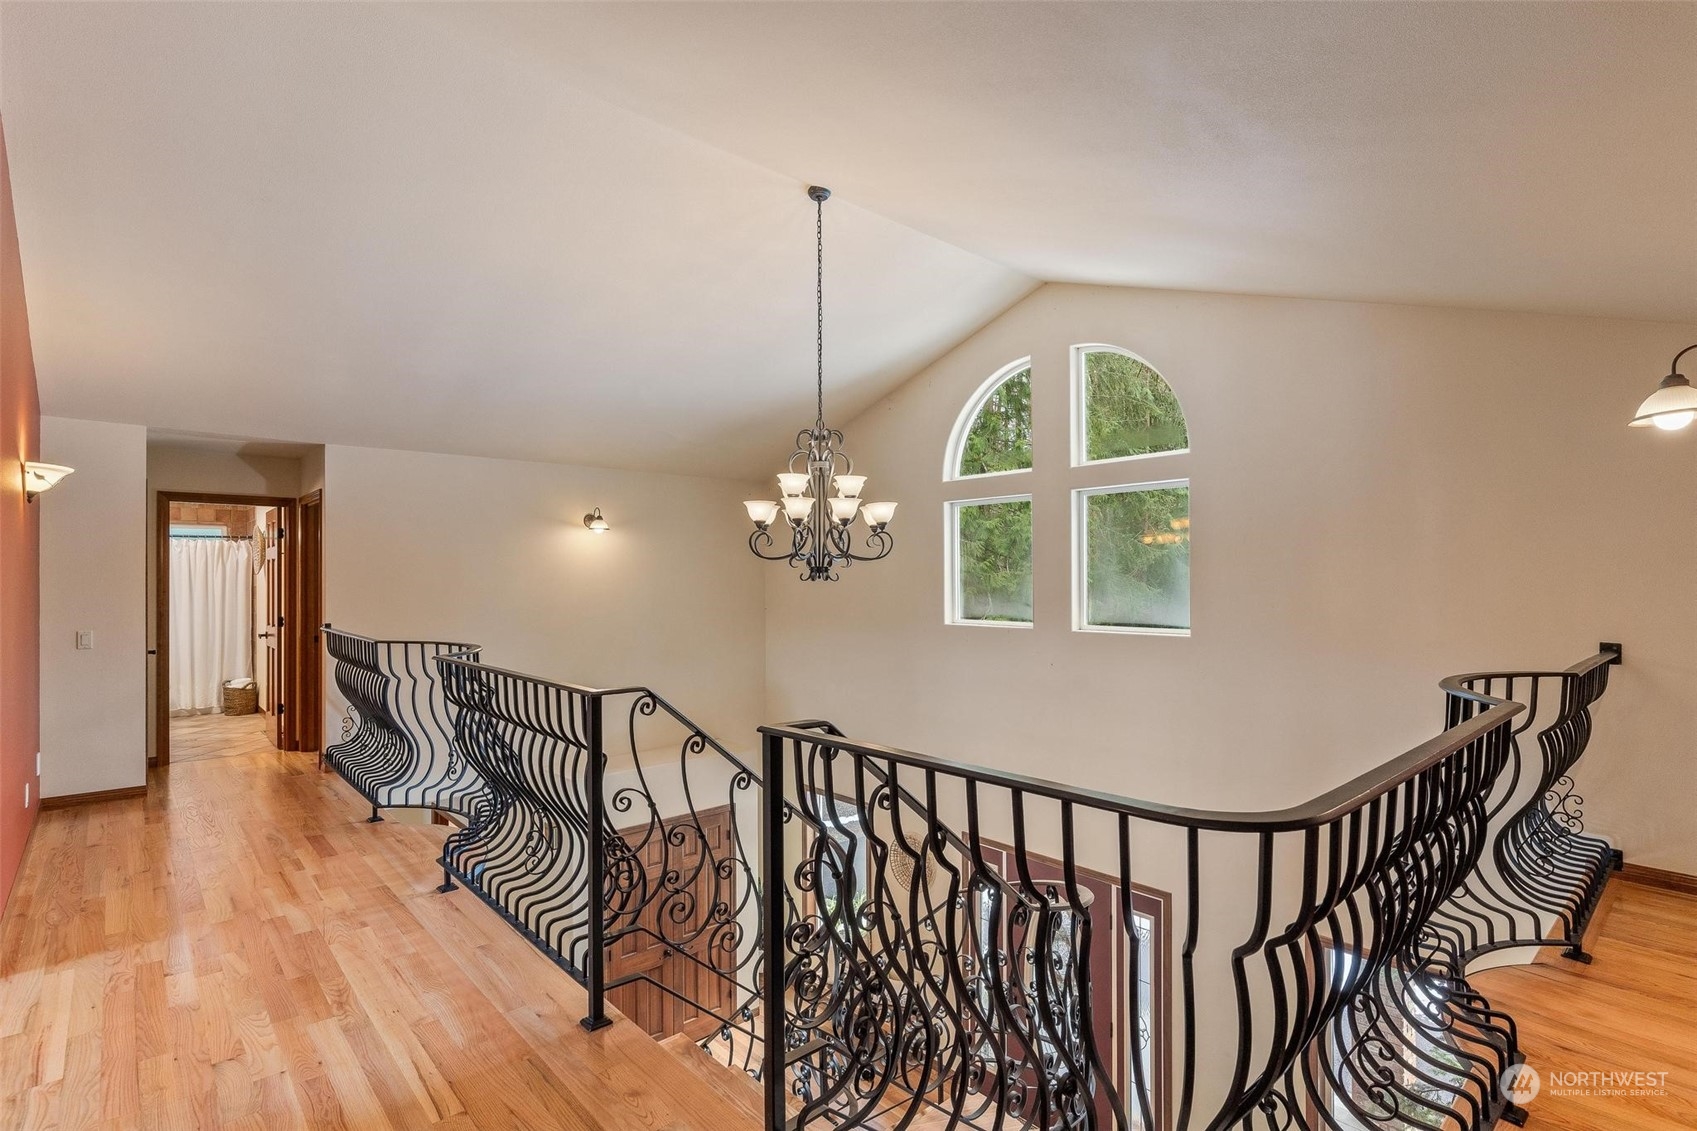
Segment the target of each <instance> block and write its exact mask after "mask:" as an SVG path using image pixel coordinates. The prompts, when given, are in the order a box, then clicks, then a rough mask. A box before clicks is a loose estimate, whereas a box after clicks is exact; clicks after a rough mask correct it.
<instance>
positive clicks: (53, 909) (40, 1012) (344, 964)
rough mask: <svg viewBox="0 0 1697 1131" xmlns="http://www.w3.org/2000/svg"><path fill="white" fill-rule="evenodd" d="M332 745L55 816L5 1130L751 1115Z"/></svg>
mask: <svg viewBox="0 0 1697 1131" xmlns="http://www.w3.org/2000/svg"><path fill="white" fill-rule="evenodd" d="M314 762H315V756H314V755H312V754H299V753H293V754H285V753H280V752H278V751H275V750H270V749H266V750H264V751H262V752H249V753H239V754H234V755H231V756H228V757H214V758H204V759H201V760H198V761H189V762H184V763H180V764H174V765H172V766H171V767H170V769H169V770H168V771H166V772H164V773H163V774H159V775H157V776H156V777H155V778H154V781H153V783H152V789H151V791H150V793H149V794H148V796H147V797H146V798H138V799H134V800H127V801H115V802H105V803H100V804H92V805H83V806H78V807H75V808H69V809H64V810H59V811H55V812H49V813H44V814H42V816H41V819H40V821H39V823H38V825H37V827H36V830H35V834H34V838H33V841H32V843H31V845H30V848H29V851H28V854H27V856H26V858H25V862H24V867H23V871H22V872H21V873H20V876H19V880H18V885H17V888H16V892H15V894H14V896H13V899H12V904H11V907H10V909H9V911H8V913H7V915H6V919H5V922H4V925H3V928H0V1127H3V1128H6V1129H8V1131H13V1129H45V1128H95V1129H99V1131H132V1129H137V1128H142V1129H149V1131H151V1129H159V1131H188V1129H192V1128H243V1129H254V1131H278V1129H286V1128H340V1129H345V1131H383V1129H392V1131H413V1129H417V1128H426V1127H437V1128H443V1129H446V1131H471V1129H497V1128H498V1129H519V1128H523V1129H525V1131H551V1129H560V1131H602V1129H605V1131H642V1129H647V1131H656V1129H678V1131H686V1129H687V1131H720V1129H735V1128H751V1127H752V1125H751V1124H750V1123H749V1121H748V1119H747V1117H746V1115H745V1114H744V1113H743V1112H741V1111H739V1110H738V1109H737V1107H735V1106H733V1105H732V1104H730V1103H729V1102H727V1100H726V1099H725V1098H724V1097H723V1096H721V1095H720V1094H718V1093H717V1092H716V1091H715V1090H714V1089H713V1088H712V1087H710V1086H709V1085H708V1084H707V1083H705V1082H703V1081H702V1080H700V1079H698V1078H697V1077H696V1076H695V1075H693V1074H691V1073H688V1072H683V1071H679V1067H678V1063H677V1061H676V1060H674V1059H673V1058H672V1057H671V1056H670V1054H668V1053H667V1052H666V1051H664V1050H663V1049H661V1048H660V1047H659V1046H658V1045H657V1044H655V1043H654V1042H653V1041H651V1040H650V1039H649V1038H648V1036H647V1035H646V1034H644V1033H643V1032H642V1031H641V1030H640V1029H638V1028H637V1027H636V1026H635V1025H633V1024H631V1023H629V1022H628V1021H623V1020H620V1021H619V1022H617V1023H615V1024H614V1025H613V1026H611V1027H610V1028H607V1029H604V1030H601V1031H600V1032H597V1033H587V1032H585V1031H584V1030H583V1029H582V1028H581V1027H580V1026H579V1024H578V1018H579V1017H581V1016H582V1015H583V1011H584V1001H583V994H582V991H581V990H580V989H579V987H578V986H577V984H576V983H575V982H573V981H571V979H570V978H568V977H567V976H566V975H565V974H563V973H561V972H560V971H559V970H558V969H556V968H555V967H554V966H553V965H552V964H550V963H549V962H548V961H547V960H546V959H545V958H543V957H542V956H541V955H540V954H538V953H537V952H536V951H534V950H533V949H532V948H531V947H530V946H529V944H527V943H525V942H524V941H523V940H522V939H520V938H519V937H518V936H517V935H516V934H514V933H513V931H512V930H511V929H510V928H508V927H507V925H506V924H505V923H504V922H502V921H501V920H500V919H499V918H498V917H497V916H496V915H495V914H494V913H493V912H491V911H490V910H488V909H487V908H486V907H484V906H483V904H482V903H480V902H479V901H478V900H477V899H476V897H475V896H473V895H471V894H470V893H468V892H464V891H460V892H454V893H452V894H449V895H439V894H437V893H436V892H435V891H434V890H433V887H434V885H435V884H436V883H437V882H439V879H440V874H439V873H438V872H437V871H436V870H435V868H434V867H433V866H432V860H433V858H434V857H435V855H436V853H437V851H438V849H439V847H440V843H441V838H442V836H443V835H444V833H445V831H446V830H444V829H442V828H441V827H440V826H430V825H402V824H399V823H385V824H380V825H375V826H373V825H367V824H365V823H364V822H363V820H362V818H363V817H364V816H365V813H366V810H365V807H364V805H363V803H362V802H361V801H360V800H359V799H358V798H357V796H356V795H355V794H354V793H353V792H352V791H351V790H350V789H348V788H347V787H346V786H345V785H343V784H342V783H341V782H340V781H339V780H337V779H335V778H334V777H332V776H329V775H320V774H318V773H317V772H316V771H315V769H314Z"/></svg>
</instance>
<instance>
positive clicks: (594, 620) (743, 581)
mask: <svg viewBox="0 0 1697 1131" xmlns="http://www.w3.org/2000/svg"><path fill="white" fill-rule="evenodd" d="M325 483H326V487H325V496H326V500H327V505H326V508H325V531H324V553H325V566H324V577H325V619H326V620H328V621H330V622H331V623H333V624H335V625H336V626H337V627H338V628H343V629H346V630H348V631H351V632H358V633H362V634H364V635H367V636H376V637H390V638H407V639H438V640H456V641H460V640H463V641H470V642H474V643H478V644H482V645H483V646H484V648H485V652H484V657H485V659H486V661H487V662H489V663H493V664H496V665H499V666H501V667H507V668H515V669H517V670H519V671H524V672H529V673H532V674H535V675H540V676H543V677H546V678H552V679H556V680H561V681H565V682H573V683H580V684H587V685H591V686H604V687H607V686H620V685H625V684H646V685H648V686H650V687H652V688H653V689H654V690H655V691H657V692H658V693H659V694H661V695H663V696H665V697H666V698H667V699H669V700H670V701H671V702H672V703H674V704H675V705H676V706H677V707H678V709H679V710H681V711H683V712H684V713H685V714H687V715H689V716H691V717H692V718H694V719H695V721H696V722H697V723H698V724H700V725H702V726H704V727H705V728H707V729H708V730H709V731H710V732H711V733H713V734H714V735H715V736H717V737H718V738H720V739H721V740H722V741H724V742H725V743H726V744H727V745H729V746H731V747H732V748H735V749H748V748H750V747H751V746H752V745H753V740H754V734H753V731H754V727H755V726H756V724H757V721H758V717H759V708H760V702H761V690H762V676H763V663H764V661H763V653H762V649H763V646H764V636H763V608H762V600H763V595H764V590H763V586H762V572H761V570H760V568H759V563H758V562H756V561H755V560H754V559H753V558H751V557H750V556H749V554H748V551H747V550H746V548H744V546H743V544H742V541H741V539H740V538H738V537H737V536H736V535H735V530H736V524H737V520H738V516H739V515H741V513H742V507H741V503H740V501H741V499H742V498H743V497H744V490H745V489H744V488H743V487H741V486H739V485H738V484H736V483H732V482H727V481H722V480H712V479H698V478H690V477H683V476H671V475H656V474H643V473H637V472H625V471H604V470H597V469H592V468H582V467H568V466H561V465H555V464H540V463H519V462H514V461H508V460H492V459H475V458H467V457H461V456H445V455H427V454H421V453H417V452H399V451H386V450H377V449H370V448H351V447H330V448H327V449H326V453H325ZM596 506H599V507H601V508H602V511H603V513H604V514H605V515H606V517H607V520H608V521H609V522H610V523H611V524H612V531H611V532H610V533H607V534H604V535H596V534H591V533H590V532H589V531H588V530H586V529H585V528H584V525H583V516H584V514H585V513H586V512H588V511H589V510H590V509H591V508H593V507H596ZM327 701H328V703H327V711H328V714H329V717H328V718H327V720H326V724H325V734H326V735H335V734H338V733H340V716H339V713H338V712H337V705H336V703H335V697H334V696H333V695H332V696H328V697H327Z"/></svg>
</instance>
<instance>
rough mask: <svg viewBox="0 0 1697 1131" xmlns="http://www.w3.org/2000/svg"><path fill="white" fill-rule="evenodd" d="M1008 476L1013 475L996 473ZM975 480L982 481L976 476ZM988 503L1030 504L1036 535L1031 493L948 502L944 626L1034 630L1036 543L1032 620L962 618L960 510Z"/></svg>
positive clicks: (1034, 544) (1033, 550) (945, 508)
mask: <svg viewBox="0 0 1697 1131" xmlns="http://www.w3.org/2000/svg"><path fill="white" fill-rule="evenodd" d="M994 474H997V475H1007V474H1011V473H1010V472H995V473H994ZM974 478H979V477H977V476H975V477H974ZM989 503H1028V504H1030V505H1031V517H1032V530H1033V533H1034V534H1035V531H1036V521H1037V504H1036V502H1035V500H1033V498H1032V497H1031V495H1030V494H1024V495H992V496H990V497H987V498H982V499H949V500H948V501H947V502H945V503H944V504H943V623H944V624H950V625H960V626H961V627H963V628H1023V629H1030V628H1035V627H1036V625H1037V607H1036V606H1037V542H1036V539H1035V538H1033V539H1032V544H1031V597H1032V601H1031V603H1032V609H1031V619H1030V620H1028V621H1017V620H969V619H967V618H965V617H962V616H961V615H960V609H961V604H962V601H961V591H960V511H961V508H962V507H981V506H985V505H986V504H989Z"/></svg>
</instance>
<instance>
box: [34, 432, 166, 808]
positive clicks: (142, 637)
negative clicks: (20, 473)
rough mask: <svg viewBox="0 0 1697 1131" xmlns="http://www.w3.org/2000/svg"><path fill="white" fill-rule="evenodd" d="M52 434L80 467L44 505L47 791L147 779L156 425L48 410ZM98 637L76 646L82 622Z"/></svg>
mask: <svg viewBox="0 0 1697 1131" xmlns="http://www.w3.org/2000/svg"><path fill="white" fill-rule="evenodd" d="M41 433H42V444H43V449H44V450H45V451H49V452H51V453H53V459H54V461H55V462H57V463H65V464H69V465H70V466H72V467H74V468H76V469H77V470H76V474H75V475H73V476H71V477H70V478H69V479H67V480H65V482H64V483H63V484H61V485H60V486H59V487H58V488H56V489H55V490H54V491H53V492H52V493H51V494H49V495H47V496H44V497H43V498H42V499H40V500H38V502H37V503H36V505H37V506H40V507H41V792H42V794H43V795H44V796H47V797H60V796H64V795H66V794H75V793H91V792H95V791H98V790H107V789H122V788H125V787H128V786H137V785H141V784H142V783H143V782H144V781H146V778H147V761H146V759H147V753H146V745H145V742H146V739H145V733H146V728H145V726H144V725H143V721H144V719H145V717H146V713H145V703H146V700H145V683H144V676H145V672H146V670H147V664H146V662H145V656H144V654H143V653H144V652H145V650H146V648H147V646H148V645H147V632H146V627H145V625H144V602H143V598H144V593H145V588H144V587H145V584H146V581H145V572H144V570H145V565H144V563H145V560H146V555H145V554H144V552H143V548H144V546H145V544H146V530H147V482H146V480H147V430H146V429H144V428H142V427H140V426H139V425H132V424H102V423H97V422H95V421H89V420H66V419H63V418H59V417H43V418H42V421H41ZM81 629H87V630H90V631H92V632H93V633H94V647H93V648H92V649H88V650H80V649H78V648H77V647H76V634H77V632H78V630H81Z"/></svg>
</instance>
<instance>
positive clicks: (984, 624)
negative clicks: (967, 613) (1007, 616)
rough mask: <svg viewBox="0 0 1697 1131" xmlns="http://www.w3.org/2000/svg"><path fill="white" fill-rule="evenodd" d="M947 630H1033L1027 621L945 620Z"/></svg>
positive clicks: (1032, 626)
mask: <svg viewBox="0 0 1697 1131" xmlns="http://www.w3.org/2000/svg"><path fill="white" fill-rule="evenodd" d="M943 624H944V625H946V626H947V627H949V628H1034V627H1036V626H1035V625H1034V624H1032V622H1031V621H1028V620H946V621H944V622H943Z"/></svg>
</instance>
